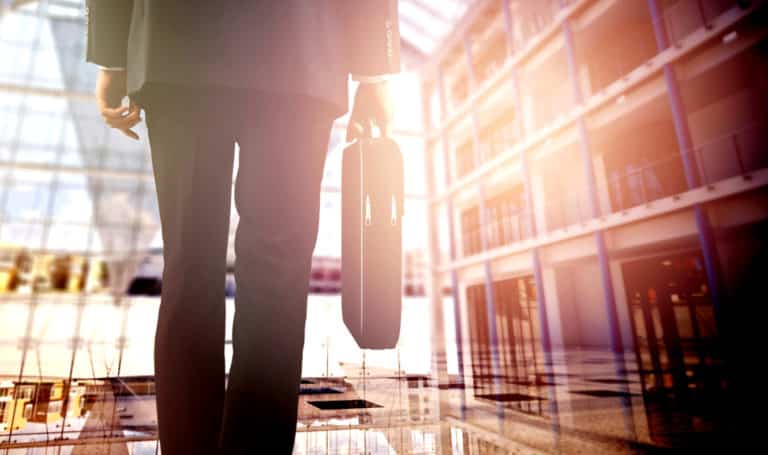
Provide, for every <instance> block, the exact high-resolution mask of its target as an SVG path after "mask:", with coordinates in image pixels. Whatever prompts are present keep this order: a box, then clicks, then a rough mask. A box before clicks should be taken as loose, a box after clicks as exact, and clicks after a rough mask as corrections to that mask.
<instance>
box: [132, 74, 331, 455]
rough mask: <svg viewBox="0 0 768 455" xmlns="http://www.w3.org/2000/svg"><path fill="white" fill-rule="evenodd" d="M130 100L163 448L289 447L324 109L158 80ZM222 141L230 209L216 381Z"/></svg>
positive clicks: (326, 122)
mask: <svg viewBox="0 0 768 455" xmlns="http://www.w3.org/2000/svg"><path fill="white" fill-rule="evenodd" d="M140 101H141V104H142V105H143V108H144V111H145V117H146V122H147V128H148V131H149V140H150V147H151V155H152V165H153V171H154V178H155V183H156V188H157V197H158V202H159V210H160V220H161V225H162V238H163V257H164V260H165V263H164V270H163V286H162V296H161V303H160V309H159V317H158V323H157V331H156V337H155V352H154V362H155V377H156V390H157V414H158V430H159V435H160V442H161V448H162V452H163V454H164V455H176V454H185V455H190V454H206V455H209V454H215V453H226V454H240V453H243V454H245V453H248V454H253V453H276V454H277V453H284V454H289V453H291V452H292V449H293V443H294V437H295V432H296V418H297V404H298V392H299V385H300V381H301V363H302V349H303V344H304V323H305V319H306V311H307V293H308V291H309V273H310V268H311V259H312V251H313V249H314V245H315V241H316V239H317V230H318V220H319V209H320V182H321V179H322V174H323V166H324V163H325V155H326V151H327V146H328V139H329V133H330V127H331V125H332V123H333V120H334V116H335V114H334V113H333V110H334V107H333V106H331V105H330V104H328V103H326V102H325V101H322V100H319V99H316V98H311V97H308V96H303V95H298V94H280V93H265V92H256V91H252V90H247V89H236V88H226V87H214V86H205V87H191V86H189V87H185V86H181V85H174V86H169V85H158V84H155V85H151V86H148V87H145V89H144V90H143V91H142V92H141V97H140ZM235 142H237V143H238V145H239V147H240V149H239V168H238V171H237V177H236V180H235V184H234V202H235V207H236V209H237V212H238V214H239V216H240V218H239V223H238V226H237V230H236V233H235V256H236V260H235V280H236V284H237V290H236V297H235V315H234V322H233V333H232V348H233V357H232V364H231V369H230V372H229V377H228V380H227V381H226V390H225V372H224V368H225V361H224V342H225V340H224V338H225V295H224V288H225V273H226V253H227V242H228V234H229V220H230V206H231V201H232V199H231V197H232V186H233V185H232V178H233V159H234V153H235V151H234V144H235Z"/></svg>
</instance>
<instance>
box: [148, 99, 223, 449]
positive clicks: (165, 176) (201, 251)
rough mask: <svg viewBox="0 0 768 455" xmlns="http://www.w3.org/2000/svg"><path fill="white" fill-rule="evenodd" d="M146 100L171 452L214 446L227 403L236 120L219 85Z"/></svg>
mask: <svg viewBox="0 0 768 455" xmlns="http://www.w3.org/2000/svg"><path fill="white" fill-rule="evenodd" d="M145 103H146V104H145V112H146V117H147V127H148V129H149V138H150V144H151V150H152V164H153V168H154V173H155V182H156V186H157V194H158V202H159V207H160V218H161V223H162V234H163V257H164V259H165V266H164V270H163V287H162V298H161V304H160V314H159V318H158V324H157V333H156V337H155V381H156V386H157V414H158V427H159V432H160V442H161V447H162V451H163V455H176V454H184V455H191V454H201V455H202V454H206V455H209V454H212V453H216V447H217V445H218V440H217V437H218V430H219V427H220V425H221V412H222V407H223V403H224V314H225V306H224V277H225V271H226V249H227V236H228V230H229V214H230V206H231V186H232V160H233V156H234V137H233V134H232V133H233V129H232V128H231V126H230V125H229V123H228V122H229V121H231V119H230V118H229V115H228V112H227V111H225V109H228V105H227V104H228V102H227V100H226V99H223V98H221V97H220V94H216V93H212V92H208V91H206V92H202V93H201V92H200V91H193V90H191V89H184V90H182V89H180V88H173V87H163V89H162V90H160V89H159V90H153V91H152V93H149V94H147V96H146V101H145Z"/></svg>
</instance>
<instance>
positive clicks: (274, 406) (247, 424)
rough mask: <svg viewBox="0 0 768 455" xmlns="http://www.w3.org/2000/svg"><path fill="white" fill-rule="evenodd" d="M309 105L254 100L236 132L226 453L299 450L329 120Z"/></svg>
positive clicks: (272, 97)
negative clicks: (233, 293) (301, 389)
mask: <svg viewBox="0 0 768 455" xmlns="http://www.w3.org/2000/svg"><path fill="white" fill-rule="evenodd" d="M324 106H325V105H323V104H321V103H319V102H315V101H312V100H311V99H310V98H304V97H298V96H295V97H293V96H291V97H289V96H286V95H283V96H281V95H276V94H255V93H252V94H251V99H250V101H248V108H246V110H247V111H248V114H247V115H245V116H244V117H245V118H246V119H247V121H246V122H245V123H244V124H243V125H242V126H241V127H240V129H239V134H238V143H239V144H240V155H239V162H240V165H239V170H238V175H237V181H236V184H235V205H236V207H237V210H238V213H239V215H240V222H239V224H238V227H237V233H236V238H235V254H236V263H235V279H236V281H237V292H236V297H235V319H234V325H233V335H232V342H233V351H234V352H233V358H232V367H231V369H230V376H229V383H228V387H227V395H226V405H225V410H224V423H223V428H222V446H223V447H224V449H225V453H228V454H229V453H231V454H252V453H266V452H263V450H267V446H268V447H269V448H270V449H271V450H272V451H271V452H269V453H275V454H289V453H291V450H292V448H293V442H294V437H295V432H296V417H297V415H296V414H297V404H298V392H299V383H300V379H301V361H302V348H303V345H304V322H305V319H306V314H307V293H308V291H309V273H310V268H311V259H312V251H313V249H314V246H315V240H316V239H317V230H318V220H319V211H320V182H321V180H322V174H323V165H324V163H325V155H326V151H327V147H328V138H329V133H330V127H331V124H332V123H333V117H332V115H331V114H330V113H329V112H328V110H327V108H326V107H324Z"/></svg>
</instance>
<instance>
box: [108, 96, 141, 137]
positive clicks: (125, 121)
mask: <svg viewBox="0 0 768 455" xmlns="http://www.w3.org/2000/svg"><path fill="white" fill-rule="evenodd" d="M100 104H101V103H100ZM100 111H101V116H102V118H103V119H104V122H105V123H106V124H107V125H109V126H110V127H112V128H115V129H117V130H119V131H120V132H122V133H123V134H125V135H126V136H128V137H130V138H131V139H134V140H138V139H139V135H138V134H136V132H134V131H132V130H131V128H133V127H134V126H135V125H136V124H137V123H139V122H140V121H141V108H140V107H139V106H138V105H137V104H135V103H133V102H131V103H130V105H129V106H119V107H108V106H106V105H105V104H101V109H100Z"/></svg>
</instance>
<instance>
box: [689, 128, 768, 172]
mask: <svg viewBox="0 0 768 455" xmlns="http://www.w3.org/2000/svg"><path fill="white" fill-rule="evenodd" d="M766 127H768V125H766V124H764V123H753V124H750V125H748V126H746V127H744V128H742V129H739V130H736V131H733V132H730V133H727V134H724V135H722V136H719V137H717V138H715V139H713V140H711V141H708V142H707V143H705V144H702V145H699V146H697V147H695V148H694V149H693V150H691V151H690V152H689V153H691V154H692V156H693V161H694V162H695V163H696V170H697V171H698V173H699V183H700V184H701V185H713V184H714V183H715V182H718V181H721V180H724V179H727V178H730V177H734V176H738V175H741V176H744V177H745V178H749V177H750V173H751V172H754V171H756V170H758V169H764V168H766V167H768V133H766Z"/></svg>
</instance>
